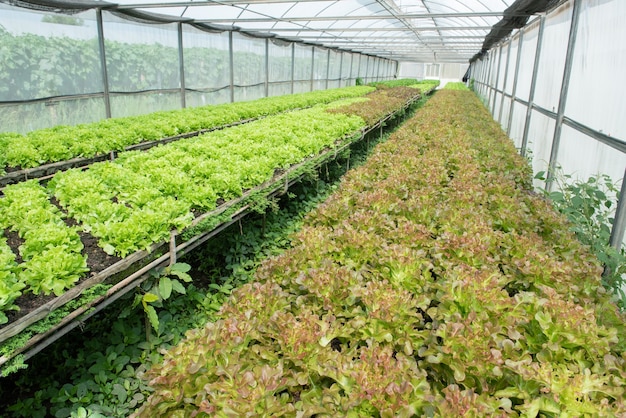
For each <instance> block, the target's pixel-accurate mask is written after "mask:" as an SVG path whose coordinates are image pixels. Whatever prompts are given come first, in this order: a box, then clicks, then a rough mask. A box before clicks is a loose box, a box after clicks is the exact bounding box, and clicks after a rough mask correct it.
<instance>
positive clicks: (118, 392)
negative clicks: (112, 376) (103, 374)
mask: <svg viewBox="0 0 626 418" xmlns="http://www.w3.org/2000/svg"><path fill="white" fill-rule="evenodd" d="M111 394H113V395H115V396H117V399H118V400H119V401H120V403H124V402H126V398H127V397H128V394H127V393H126V389H124V386H122V385H120V384H119V383H115V384H114V385H113V389H112V390H111Z"/></svg>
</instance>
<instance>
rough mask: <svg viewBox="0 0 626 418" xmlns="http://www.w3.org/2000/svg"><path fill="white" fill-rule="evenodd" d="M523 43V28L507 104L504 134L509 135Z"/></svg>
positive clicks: (520, 33) (518, 40)
mask: <svg viewBox="0 0 626 418" xmlns="http://www.w3.org/2000/svg"><path fill="white" fill-rule="evenodd" d="M523 44H524V29H522V30H520V32H519V37H518V38H517V59H516V61H515V74H513V90H511V104H510V105H509V120H508V121H507V124H506V135H507V136H509V137H510V136H511V125H512V124H513V111H514V110H515V95H516V94H517V82H518V77H519V67H520V60H521V59H522V45H523Z"/></svg>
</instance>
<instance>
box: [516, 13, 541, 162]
mask: <svg viewBox="0 0 626 418" xmlns="http://www.w3.org/2000/svg"><path fill="white" fill-rule="evenodd" d="M545 26H546V17H545V16H541V20H540V21H539V33H538V34H537V48H535V63H534V64H533V78H532V80H531V81H530V92H529V93H528V107H527V108H526V121H525V122H524V135H523V136H522V147H521V149H520V154H521V155H522V157H525V156H526V147H527V146H528V133H529V129H530V117H531V115H532V113H533V106H534V101H535V88H536V87H537V73H538V72H539V58H540V56H541V46H542V45H543V30H544V28H545Z"/></svg>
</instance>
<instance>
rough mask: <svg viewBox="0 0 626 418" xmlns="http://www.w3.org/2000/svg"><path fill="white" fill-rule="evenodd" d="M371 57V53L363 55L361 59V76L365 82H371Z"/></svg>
mask: <svg viewBox="0 0 626 418" xmlns="http://www.w3.org/2000/svg"><path fill="white" fill-rule="evenodd" d="M369 63H370V57H369V55H362V56H361V59H360V61H359V77H361V79H362V80H363V83H369V79H368V78H367V74H368V71H369V68H370V67H369Z"/></svg>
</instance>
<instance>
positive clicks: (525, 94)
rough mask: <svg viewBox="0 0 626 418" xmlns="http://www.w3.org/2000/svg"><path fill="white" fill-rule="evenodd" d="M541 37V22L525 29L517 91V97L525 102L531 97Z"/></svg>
mask: <svg viewBox="0 0 626 418" xmlns="http://www.w3.org/2000/svg"><path fill="white" fill-rule="evenodd" d="M538 35H539V21H538V20H537V21H536V22H534V23H533V24H531V25H530V26H527V27H526V28H524V41H523V43H522V54H521V56H520V63H519V73H518V75H517V89H516V91H515V95H516V96H517V97H519V98H520V99H522V100H524V101H528V98H529V97H530V84H531V82H532V79H533V66H534V64H535V53H536V51H537V39H538Z"/></svg>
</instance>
